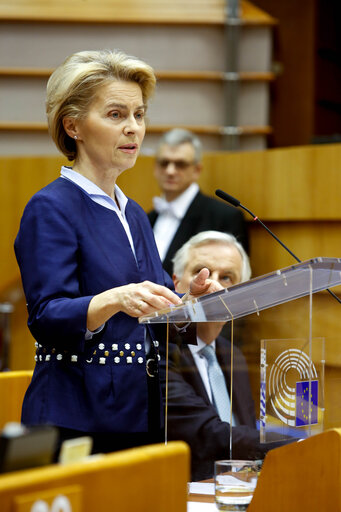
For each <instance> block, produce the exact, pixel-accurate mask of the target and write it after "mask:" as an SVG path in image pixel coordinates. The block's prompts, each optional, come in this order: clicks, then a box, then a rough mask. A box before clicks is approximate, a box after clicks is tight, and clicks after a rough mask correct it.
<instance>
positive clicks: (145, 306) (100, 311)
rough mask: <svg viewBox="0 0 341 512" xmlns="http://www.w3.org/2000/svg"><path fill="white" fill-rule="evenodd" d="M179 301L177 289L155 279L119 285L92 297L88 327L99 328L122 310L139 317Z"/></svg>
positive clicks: (93, 329) (91, 329)
mask: <svg viewBox="0 0 341 512" xmlns="http://www.w3.org/2000/svg"><path fill="white" fill-rule="evenodd" d="M176 304H181V299H180V298H179V297H178V296H177V295H176V294H175V293H174V292H172V291H171V290H169V289H168V288H166V287H165V286H161V285H159V284H155V283H152V282H151V281H143V282H142V283H132V284H127V285H124V286H118V287H117V288H112V289H110V290H107V291H105V292H103V293H100V294H98V295H95V296H94V297H93V298H92V299H91V301H90V303H89V308H88V316H87V328H88V329H89V330H90V331H95V330H96V329H98V328H99V327H100V326H101V325H103V324H104V323H105V322H106V321H107V320H109V318H111V317H112V316H113V315H115V314H116V313H118V312H120V311H122V312H123V313H126V314H127V315H129V316H132V317H136V318H137V317H140V316H143V315H147V314H150V313H153V312H154V311H158V310H160V309H164V308H167V307H169V306H170V305H176Z"/></svg>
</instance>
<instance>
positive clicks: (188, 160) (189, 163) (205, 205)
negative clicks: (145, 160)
mask: <svg viewBox="0 0 341 512" xmlns="http://www.w3.org/2000/svg"><path fill="white" fill-rule="evenodd" d="M201 170H202V147H201V142H200V140H199V139H198V137H197V136H196V135H194V134H193V133H191V132H190V131H188V130H184V129H180V128H175V129H173V130H171V131H169V132H166V133H165V134H164V135H163V137H162V138H161V140H160V142H159V145H158V148H157V151H156V162H155V178H156V180H157V182H158V184H159V187H160V190H161V192H162V196H161V197H154V199H153V202H154V210H152V211H151V212H150V213H149V214H148V217H149V220H150V223H151V225H152V227H153V231H154V236H155V240H156V244H157V247H158V250H159V254H160V257H161V260H162V263H163V267H164V269H165V270H166V271H167V272H168V273H169V274H170V275H171V274H172V258H173V256H174V254H175V253H176V251H177V250H178V249H180V247H182V245H183V244H184V243H185V242H186V241H187V240H188V239H189V238H191V236H193V235H195V234H196V233H199V232H201V231H206V230H211V229H213V230H217V231H222V232H225V233H232V234H233V235H234V236H235V237H236V238H237V240H238V241H239V242H240V243H241V244H242V245H243V247H244V249H245V250H246V251H248V236H247V226H246V222H245V220H244V217H243V214H242V213H241V212H240V211H239V210H237V209H236V208H234V207H232V206H228V205H227V204H225V203H223V202H221V201H219V200H217V199H214V198H212V197H209V196H206V195H204V194H203V193H202V192H200V189H199V185H198V183H197V181H198V179H199V175H200V172H201Z"/></svg>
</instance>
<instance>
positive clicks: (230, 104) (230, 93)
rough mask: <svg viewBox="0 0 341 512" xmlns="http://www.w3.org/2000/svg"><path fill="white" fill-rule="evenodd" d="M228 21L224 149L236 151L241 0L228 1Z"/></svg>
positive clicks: (237, 138) (226, 32) (226, 31)
mask: <svg viewBox="0 0 341 512" xmlns="http://www.w3.org/2000/svg"><path fill="white" fill-rule="evenodd" d="M226 14H227V16H226V21H225V27H224V38H225V48H226V64H225V81H224V97H225V126H224V130H223V142H224V143H223V147H224V149H226V150H230V151H236V150H238V148H239V135H238V92H239V75H238V72H239V68H238V57H239V54H238V47H239V30H240V6H239V0H226Z"/></svg>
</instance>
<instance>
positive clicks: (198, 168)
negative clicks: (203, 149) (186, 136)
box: [195, 162, 202, 179]
mask: <svg viewBox="0 0 341 512" xmlns="http://www.w3.org/2000/svg"><path fill="white" fill-rule="evenodd" d="M201 171H202V164H201V163H200V162H199V163H197V164H195V174H196V177H197V179H198V178H199V176H200V173H201Z"/></svg>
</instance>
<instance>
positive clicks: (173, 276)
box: [172, 274, 181, 293]
mask: <svg viewBox="0 0 341 512" xmlns="http://www.w3.org/2000/svg"><path fill="white" fill-rule="evenodd" d="M172 279H173V283H174V288H175V291H176V292H177V291H178V290H177V286H178V284H179V281H180V279H178V278H177V277H176V275H175V274H173V275H172ZM180 293H181V292H180Z"/></svg>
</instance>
